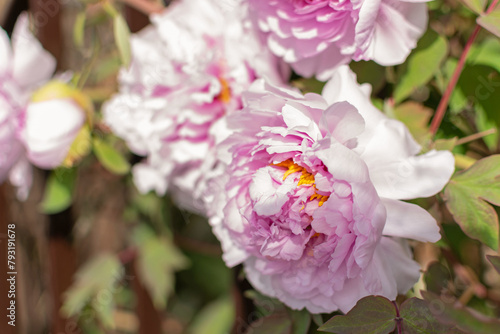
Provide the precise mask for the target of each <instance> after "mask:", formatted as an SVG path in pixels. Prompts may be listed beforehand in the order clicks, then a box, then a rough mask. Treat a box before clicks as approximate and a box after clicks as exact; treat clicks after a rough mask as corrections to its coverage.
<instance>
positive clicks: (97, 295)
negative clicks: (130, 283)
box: [61, 254, 124, 328]
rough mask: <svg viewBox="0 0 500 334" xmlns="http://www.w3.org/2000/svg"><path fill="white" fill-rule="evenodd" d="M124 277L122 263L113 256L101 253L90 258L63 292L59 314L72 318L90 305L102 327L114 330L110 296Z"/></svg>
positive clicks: (111, 297) (112, 305)
mask: <svg viewBox="0 0 500 334" xmlns="http://www.w3.org/2000/svg"><path fill="white" fill-rule="evenodd" d="M123 274H124V270H123V267H122V264H121V262H120V260H119V259H118V258H117V257H116V256H115V255H112V254H103V255H100V256H98V257H95V258H93V259H91V260H90V261H89V262H87V263H86V264H85V265H83V266H82V267H81V268H80V269H79V270H78V272H77V273H76V274H75V282H74V283H73V285H72V286H71V287H70V288H69V289H68V290H67V291H66V293H65V297H64V299H65V300H64V304H63V306H62V309H61V311H62V312H63V314H64V315H65V316H67V317H73V316H76V315H78V314H79V313H81V311H82V310H83V308H84V307H85V306H86V305H90V307H92V309H93V310H94V311H95V312H96V314H97V316H98V318H99V320H100V321H101V323H102V324H103V325H104V326H105V327H107V328H114V320H113V310H114V301H113V295H114V293H115V292H116V290H117V282H118V281H119V280H120V279H121V278H122V277H123Z"/></svg>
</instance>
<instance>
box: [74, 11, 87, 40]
mask: <svg viewBox="0 0 500 334" xmlns="http://www.w3.org/2000/svg"><path fill="white" fill-rule="evenodd" d="M86 20H87V13H85V12H80V13H78V15H77V16H76V19H75V24H74V26H73V43H74V44H75V46H76V47H77V48H81V47H83V42H84V37H85V22H86Z"/></svg>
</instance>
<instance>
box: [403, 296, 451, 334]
mask: <svg viewBox="0 0 500 334" xmlns="http://www.w3.org/2000/svg"><path fill="white" fill-rule="evenodd" d="M429 309H430V305H429V304H428V303H427V302H426V301H423V300H422V299H417V298H410V299H408V300H406V301H405V302H403V304H401V306H400V311H399V317H400V318H401V319H402V321H401V328H402V333H405V334H432V333H436V334H438V333H446V332H447V331H448V330H449V329H450V327H451V326H450V325H446V324H443V323H440V322H439V321H438V320H437V318H436V317H435V316H434V315H433V314H432V313H431V312H430V311H429Z"/></svg>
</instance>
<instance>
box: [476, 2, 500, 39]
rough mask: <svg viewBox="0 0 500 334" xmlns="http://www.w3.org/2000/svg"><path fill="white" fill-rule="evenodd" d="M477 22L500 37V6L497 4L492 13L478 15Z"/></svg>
mask: <svg viewBox="0 0 500 334" xmlns="http://www.w3.org/2000/svg"><path fill="white" fill-rule="evenodd" d="M477 23H478V24H479V25H480V26H481V27H483V28H484V29H486V30H488V31H489V32H491V33H492V34H494V35H496V36H497V37H500V6H498V5H497V6H496V8H495V9H494V10H493V11H492V12H491V13H489V14H485V15H481V16H480V17H478V18H477Z"/></svg>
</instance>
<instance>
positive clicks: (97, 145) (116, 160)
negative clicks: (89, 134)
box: [92, 138, 130, 175]
mask: <svg viewBox="0 0 500 334" xmlns="http://www.w3.org/2000/svg"><path fill="white" fill-rule="evenodd" d="M92 144H93V148H94V153H95V156H96V157H97V159H98V160H99V162H100V163H101V164H102V165H103V167H105V168H106V169H107V170H108V171H110V172H111V173H114V174H118V175H124V174H127V173H128V172H129V171H130V164H129V163H128V161H127V160H126V159H125V158H124V157H123V155H122V154H121V153H120V152H118V151H117V150H116V149H115V148H113V146H111V145H109V144H108V143H106V142H105V141H103V140H101V139H98V138H94V139H93V141H92Z"/></svg>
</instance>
